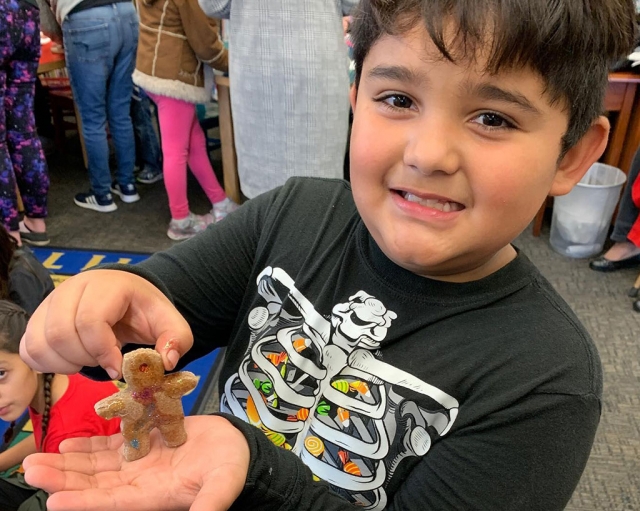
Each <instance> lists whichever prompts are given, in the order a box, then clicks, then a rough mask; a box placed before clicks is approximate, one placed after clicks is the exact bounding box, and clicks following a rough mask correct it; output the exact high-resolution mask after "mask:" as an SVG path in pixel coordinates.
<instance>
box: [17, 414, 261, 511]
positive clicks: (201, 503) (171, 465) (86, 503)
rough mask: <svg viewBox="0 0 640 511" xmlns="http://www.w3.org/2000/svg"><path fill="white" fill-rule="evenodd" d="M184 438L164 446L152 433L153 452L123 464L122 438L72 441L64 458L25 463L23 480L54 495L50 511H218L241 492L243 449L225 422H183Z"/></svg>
mask: <svg viewBox="0 0 640 511" xmlns="http://www.w3.org/2000/svg"><path fill="white" fill-rule="evenodd" d="M185 427H186V429H187V435H188V440H187V441H186V443H184V444H183V445H181V446H180V447H178V448H169V447H166V446H165V445H164V442H163V441H162V439H161V437H160V434H159V432H158V430H154V431H153V432H152V434H151V452H150V453H149V454H148V455H147V456H146V457H144V458H142V459H139V460H137V461H134V462H131V463H127V462H126V461H124V459H123V458H122V454H121V449H119V447H120V446H121V444H122V435H120V434H117V435H113V436H110V437H94V438H74V439H72V440H66V441H65V442H63V443H62V444H61V445H60V452H61V453H63V454H34V455H32V456H29V457H28V458H26V459H25V461H24V465H23V466H24V468H25V478H26V480H27V482H28V483H29V484H31V485H33V486H36V487H39V488H42V489H43V490H45V491H47V492H48V493H52V495H51V496H50V497H49V500H48V501H47V509H48V510H49V511H62V510H64V511H80V510H83V511H84V510H87V509H91V510H93V511H109V510H113V511H120V510H122V509H126V510H127V511H141V510H148V509H153V510H157V511H161V510H174V509H190V510H191V511H223V510H226V509H228V508H229V507H230V506H231V504H232V503H233V502H234V501H235V500H236V498H237V497H238V496H239V495H240V492H241V491H242V489H243V488H244V484H245V481H246V477H247V471H248V470H249V446H248V445H247V442H246V440H245V438H244V436H243V434H242V433H241V432H240V431H238V430H237V429H236V428H235V427H233V426H232V425H231V423H230V422H229V421H227V420H226V419H224V418H222V417H216V416H192V417H187V418H186V420H185Z"/></svg>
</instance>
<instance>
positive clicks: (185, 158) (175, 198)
mask: <svg viewBox="0 0 640 511" xmlns="http://www.w3.org/2000/svg"><path fill="white" fill-rule="evenodd" d="M147 94H148V95H149V97H150V98H151V99H152V100H153V101H154V102H155V104H156V105H157V107H158V123H159V125H160V135H161V137H162V157H163V171H164V185H165V187H166V189H167V195H168V196H169V209H170V210H171V218H174V219H176V220H180V219H182V218H186V217H187V216H188V215H189V200H188V199H187V163H188V164H189V168H190V169H191V172H193V175H194V176H196V179H197V180H198V183H200V186H201V187H202V189H203V190H204V192H205V193H206V194H207V197H208V198H209V200H210V201H211V203H212V204H213V203H214V202H220V201H221V200H224V199H225V198H226V194H225V193H224V190H223V189H222V187H221V186H220V183H218V180H217V179H216V175H215V174H214V173H213V167H211V162H210V161H209V155H208V154H207V142H206V140H205V137H204V132H203V131H202V127H201V126H200V123H199V122H198V118H197V116H196V106H195V105H194V104H193V103H187V102H186V101H182V100H180V99H174V98H169V97H167V96H159V95H157V94H152V93H150V92H147Z"/></svg>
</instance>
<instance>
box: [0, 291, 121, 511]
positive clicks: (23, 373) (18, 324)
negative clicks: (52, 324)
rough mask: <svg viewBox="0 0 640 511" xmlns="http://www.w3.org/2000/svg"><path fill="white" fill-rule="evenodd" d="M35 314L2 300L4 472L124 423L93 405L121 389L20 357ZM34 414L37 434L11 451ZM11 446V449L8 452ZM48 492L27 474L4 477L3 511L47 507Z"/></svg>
mask: <svg viewBox="0 0 640 511" xmlns="http://www.w3.org/2000/svg"><path fill="white" fill-rule="evenodd" d="M28 320H29V315H28V314H27V313H26V312H25V311H24V309H22V308H20V307H19V306H17V305H16V304H14V303H12V302H9V301H7V300H0V419H2V420H4V421H7V422H10V423H11V424H12V427H11V428H9V431H7V434H6V435H5V439H4V442H3V445H2V448H1V449H0V471H5V470H8V469H10V468H12V467H14V466H16V465H19V464H21V463H22V460H23V459H24V458H25V457H26V456H27V455H29V454H32V453H35V452H45V453H58V452H60V450H59V446H60V443H61V442H62V441H63V440H65V439H67V438H73V437H90V436H101V435H112V434H114V433H117V432H119V431H120V420H119V419H117V420H111V421H107V420H105V419H103V418H102V417H99V416H98V415H97V414H96V413H95V411H94V409H93V406H94V404H95V403H97V402H98V401H100V400H101V399H102V398H105V397H108V396H110V395H111V394H113V393H114V392H116V391H117V390H118V389H117V387H116V386H115V385H114V384H113V383H112V382H96V381H92V380H89V379H87V378H85V377H84V376H81V375H70V376H67V375H64V374H53V373H45V374H42V373H39V372H37V371H35V370H33V369H31V368H30V367H29V366H28V365H27V364H25V363H24V362H23V361H22V359H21V358H20V354H19V346H20V339H21V338H22V336H23V334H24V332H25V330H26V327H27V322H28ZM26 409H28V410H29V417H30V418H31V422H32V424H33V435H29V436H28V437H27V438H25V439H24V440H22V441H20V442H19V443H17V444H16V445H13V446H11V447H8V444H9V443H10V442H11V440H12V437H13V431H11V429H13V427H14V426H15V421H17V420H18V419H19V418H20V417H21V416H22V415H23V413H24V411H25V410H26ZM7 447H8V448H7ZM46 498H47V496H46V494H45V493H44V492H42V491H41V490H38V489H37V488H33V487H31V486H29V485H28V484H26V483H25V482H24V478H23V477H22V475H21V474H19V473H16V474H13V475H12V476H10V477H8V478H5V479H0V509H2V511H13V510H18V509H20V511H23V510H29V511H31V510H32V509H44V503H45V502H46Z"/></svg>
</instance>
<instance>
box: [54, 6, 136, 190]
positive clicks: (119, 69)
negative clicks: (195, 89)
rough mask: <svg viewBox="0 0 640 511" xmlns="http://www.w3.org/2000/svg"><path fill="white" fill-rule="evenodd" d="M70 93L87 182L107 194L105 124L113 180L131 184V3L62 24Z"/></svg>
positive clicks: (88, 12) (133, 56)
mask: <svg viewBox="0 0 640 511" xmlns="http://www.w3.org/2000/svg"><path fill="white" fill-rule="evenodd" d="M62 33H63V36H64V47H65V57H66V61H67V69H68V70H69V79H70V81H71V89H72V91H73V97H74V99H75V102H76V105H77V107H78V111H79V112H80V119H81V120H82V134H83V136H84V142H85V147H86V150H87V160H88V165H89V180H90V181H91V189H92V192H93V193H95V194H96V195H105V194H107V193H109V190H110V187H111V172H110V170H109V145H108V142H107V131H106V126H107V121H108V122H109V132H110V133H111V137H112V140H113V144H114V146H115V150H116V161H117V170H116V176H115V177H116V181H117V182H118V183H120V185H128V184H132V183H133V182H134V177H133V166H134V163H135V157H136V155H135V142H134V138H133V126H132V123H131V115H130V107H131V94H132V92H133V82H132V81H131V75H132V74H133V70H134V68H135V61H136V50H137V46H138V15H137V14H136V11H135V9H134V7H133V5H132V4H131V3H130V2H122V3H117V4H111V5H105V6H102V7H94V8H93V9H87V10H85V11H80V12H77V13H74V14H70V15H69V16H67V17H66V19H65V20H64V22H63V23H62Z"/></svg>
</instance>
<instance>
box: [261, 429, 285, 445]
mask: <svg viewBox="0 0 640 511" xmlns="http://www.w3.org/2000/svg"><path fill="white" fill-rule="evenodd" d="M262 430H263V431H264V434H265V435H267V438H268V439H269V440H271V441H272V442H273V443H274V444H275V445H277V446H278V447H281V446H283V445H284V444H285V442H286V441H287V439H286V438H285V437H284V435H282V434H280V433H276V432H275V431H271V430H270V429H267V428H265V427H264V426H262Z"/></svg>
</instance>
